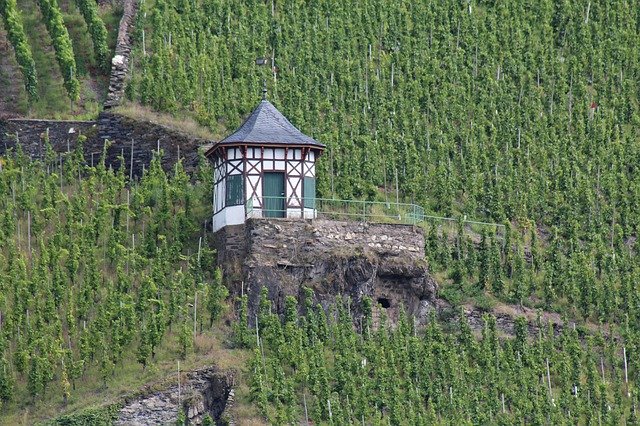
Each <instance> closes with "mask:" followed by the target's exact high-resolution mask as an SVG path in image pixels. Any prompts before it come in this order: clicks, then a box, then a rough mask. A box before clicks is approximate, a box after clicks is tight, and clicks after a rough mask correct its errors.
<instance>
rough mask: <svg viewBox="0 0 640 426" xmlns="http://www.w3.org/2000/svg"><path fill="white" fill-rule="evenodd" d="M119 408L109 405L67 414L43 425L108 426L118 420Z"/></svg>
mask: <svg viewBox="0 0 640 426" xmlns="http://www.w3.org/2000/svg"><path fill="white" fill-rule="evenodd" d="M119 410H120V406H119V405H118V404H110V405H106V406H104V407H98V408H89V409H86V410H82V411H80V412H77V413H73V414H67V415H64V416H60V417H57V418H55V419H54V420H51V421H48V422H46V423H44V425H46V426H109V425H112V424H113V422H114V421H115V420H116V419H117V418H118V412H119Z"/></svg>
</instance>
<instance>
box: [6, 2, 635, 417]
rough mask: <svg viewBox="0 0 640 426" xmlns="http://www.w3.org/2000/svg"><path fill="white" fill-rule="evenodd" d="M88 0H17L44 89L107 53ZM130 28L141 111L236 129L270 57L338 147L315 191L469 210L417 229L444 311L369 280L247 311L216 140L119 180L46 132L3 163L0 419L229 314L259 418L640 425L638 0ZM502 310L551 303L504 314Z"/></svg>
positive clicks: (394, 9)
mask: <svg viewBox="0 0 640 426" xmlns="http://www.w3.org/2000/svg"><path fill="white" fill-rule="evenodd" d="M74 5H75V6H74V8H71V6H70V4H69V3H68V2H66V1H60V3H58V1H57V0H37V1H36V0H0V7H1V9H0V10H1V11H2V25H3V28H4V32H5V33H6V37H7V40H9V42H10V43H11V46H12V48H13V51H14V52H15V57H14V58H13V59H14V60H15V67H16V69H19V70H20V72H21V75H22V76H23V79H24V80H23V81H24V85H23V88H24V90H23V92H21V93H22V94H21V96H22V99H23V101H24V102H26V104H27V105H29V106H28V107H27V109H29V108H31V109H32V110H34V111H44V110H47V109H48V108H53V109H55V110H57V111H67V112H69V111H72V110H73V111H76V109H75V108H76V106H77V105H76V106H74V105H73V104H74V103H83V102H84V101H83V99H84V100H86V96H84V95H83V93H84V91H85V89H86V84H87V79H86V78H87V76H90V75H96V73H97V74H100V75H103V73H105V72H106V71H107V70H108V58H109V56H110V52H111V51H112V50H111V49H112V47H113V31H112V29H113V27H114V22H115V21H116V20H117V19H116V17H117V15H118V13H119V12H118V10H117V8H113V9H109V10H106V11H105V10H104V9H101V7H102V6H97V4H96V3H95V2H94V1H93V0H76V1H75V2H74ZM26 10H35V11H37V13H32V14H31V13H30V14H27V13H26ZM69 17H75V21H74V22H76V23H78V25H70V22H71V21H72V20H71V19H69ZM135 27H136V28H135V33H134V34H133V38H134V41H135V46H134V48H133V51H132V62H131V63H132V66H131V69H130V81H129V83H128V85H127V87H126V95H127V98H128V102H130V105H129V106H127V105H125V106H124V108H127V107H129V108H131V109H136V108H139V109H140V110H141V111H148V110H149V109H151V110H153V111H155V112H157V113H167V114H169V115H174V116H175V117H190V118H192V119H194V120H195V121H196V122H198V123H199V124H200V125H203V126H206V127H208V128H209V129H210V131H211V134H216V135H226V134H228V133H229V132H230V131H232V130H233V129H235V128H237V127H238V126H239V125H240V123H241V122H242V119H243V118H244V117H246V115H247V114H248V113H249V112H250V111H251V110H252V109H253V108H254V107H255V104H256V102H257V101H258V99H259V94H260V89H261V87H262V81H263V79H266V81H267V87H268V96H269V99H270V100H271V101H272V102H273V103H274V104H275V105H276V106H277V107H278V109H280V110H281V111H282V112H283V113H284V114H285V115H286V116H287V117H289V118H290V119H291V121H292V122H293V123H294V124H295V125H296V126H297V127H299V128H300V129H301V130H302V131H303V132H305V133H306V134H308V135H310V136H313V137H314V138H315V139H317V140H318V141H321V142H322V143H325V144H327V150H326V152H325V154H324V155H323V157H322V158H321V159H320V160H319V162H318V183H317V189H318V196H319V197H323V198H326V199H341V200H363V201H364V200H366V201H371V202H374V201H375V202H388V201H389V199H392V198H393V199H398V200H399V201H401V202H406V203H412V204H417V205H420V206H422V207H424V210H425V213H426V215H425V217H429V216H447V217H451V218H457V219H459V220H458V222H457V226H456V225H455V223H456V222H450V223H449V225H447V226H446V227H443V226H440V224H438V223H436V222H429V221H427V222H426V223H423V224H421V226H423V227H424V230H425V237H426V238H425V240H426V241H425V253H426V257H427V261H428V264H429V272H430V274H432V275H433V277H434V278H435V279H436V280H437V282H438V284H439V290H438V295H437V296H438V299H439V303H440V305H439V306H441V307H444V308H442V309H440V311H439V312H438V313H439V314H440V315H439V316H436V315H435V314H434V315H432V316H431V317H430V318H429V320H428V321H427V325H426V326H425V327H419V326H418V325H417V324H416V321H415V320H414V318H412V317H409V316H401V317H400V319H399V320H398V321H397V323H393V324H392V323H391V321H387V319H386V318H385V314H384V309H382V308H381V307H379V306H375V305H374V302H373V301H372V300H369V299H366V298H364V299H363V301H362V303H360V302H357V304H356V302H354V301H351V300H349V299H347V298H346V297H345V298H344V300H343V301H342V302H341V303H338V304H337V305H336V306H330V307H326V306H325V307H320V306H315V305H314V303H313V302H312V300H313V298H312V295H311V294H309V292H307V294H306V295H304V297H301V298H300V299H301V300H295V299H293V298H289V299H287V300H286V303H285V309H284V312H281V313H280V314H278V313H277V312H276V309H275V306H272V304H271V302H270V301H269V300H268V298H267V297H266V291H265V292H263V295H262V298H261V300H260V303H259V308H258V312H257V315H256V317H255V318H251V319H248V318H247V317H248V299H247V296H246V295H243V296H241V297H240V298H238V299H237V300H236V299H234V298H232V297H229V294H228V291H227V289H226V287H225V286H224V285H223V284H224V277H222V276H221V273H220V271H219V270H217V269H216V268H215V265H216V258H215V253H213V252H212V251H211V250H210V249H209V248H208V247H209V245H208V238H210V235H209V236H207V233H206V230H205V228H203V226H202V225H203V222H204V221H205V220H206V219H207V218H209V216H210V215H211V211H210V200H211V191H212V188H211V186H212V175H211V169H210V167H209V166H208V165H207V163H206V161H205V160H204V159H203V160H202V164H201V166H200V169H199V170H198V172H197V173H196V175H195V176H191V177H190V176H187V175H186V173H185V172H184V171H183V169H182V165H181V163H178V164H177V165H176V166H175V168H174V170H172V171H171V172H165V171H163V170H162V168H161V166H160V163H161V162H160V156H161V155H162V154H161V152H158V153H156V154H155V155H154V159H153V161H152V164H151V166H150V167H149V168H148V169H147V171H146V172H145V174H144V176H143V177H142V178H141V179H139V180H131V181H129V175H128V173H127V171H126V170H124V169H122V168H121V169H119V170H115V171H114V170H112V169H111V168H109V167H107V166H106V165H105V164H104V162H99V163H98V164H97V165H95V166H94V165H93V164H92V165H88V164H87V162H86V161H85V159H84V158H83V157H82V154H81V153H82V146H78V147H77V148H76V149H75V151H72V152H69V153H67V154H63V155H62V156H58V155H57V154H54V153H53V151H52V150H51V148H50V147H49V145H48V140H47V136H46V135H43V138H44V140H43V145H44V146H46V147H47V149H46V152H47V154H46V155H45V158H43V159H42V160H40V161H30V160H28V159H27V158H25V156H24V155H23V154H22V153H21V151H20V150H19V149H18V150H17V152H15V153H13V154H11V155H8V156H7V157H6V158H0V410H2V412H4V410H5V409H6V410H7V412H8V413H10V415H11V416H13V417H7V418H10V419H11V420H15V419H17V418H18V416H19V415H20V413H23V412H24V411H25V410H27V411H28V410H29V409H30V408H32V407H35V411H37V410H38V409H44V407H56V409H58V411H60V410H66V409H69V408H74V407H75V406H73V403H74V401H77V400H78V399H82V398H84V396H86V395H88V394H90V393H91V394H92V395H104V394H105V393H104V392H108V391H109V390H113V389H114V388H116V383H117V382H118V381H120V380H124V381H126V380H130V379H131V378H132V377H135V376H136V375H139V374H149V375H152V374H153V373H157V372H158V369H159V368H161V365H164V364H163V363H168V364H171V368H173V363H175V362H177V361H178V360H181V361H183V362H185V363H189V362H192V363H195V361H194V359H195V357H197V356H198V353H197V352H198V348H197V346H198V345H197V340H198V339H202V338H205V337H206V336H211V335H213V334H216V333H218V335H219V334H223V335H224V337H223V338H222V340H223V341H224V344H223V343H220V342H219V341H217V344H218V346H219V349H220V351H222V352H225V351H229V350H233V351H236V352H233V354H234V355H233V356H235V357H237V358H235V359H236V360H237V365H234V367H236V368H238V369H240V370H241V372H242V374H240V376H239V379H238V380H239V381H238V383H237V386H238V389H239V392H238V397H239V401H240V403H241V404H244V403H248V402H251V403H252V404H253V405H254V407H255V408H257V410H259V412H260V415H261V416H262V418H263V419H264V420H265V421H267V422H268V423H269V424H296V423H301V422H304V424H374V425H378V424H380V425H382V424H384V425H388V424H394V425H395V424H411V425H413V424H420V425H421V424H424V425H430V424H505V425H506V424H517V423H526V424H568V425H569V424H570V425H573V424H592V425H596V424H597V425H603V424H606V425H609V424H611V425H613V424H615V425H618V424H638V423H640V419H638V417H639V413H638V409H640V405H639V398H640V389H639V388H638V384H639V381H640V257H639V256H638V242H637V239H638V232H639V231H640V211H639V210H638V208H637V206H638V205H640V169H639V167H640V166H639V165H640V104H639V102H638V99H639V98H640V51H639V50H638V48H637V46H638V45H640V3H638V1H637V0H624V1H619V2H605V1H601V0H578V1H574V2H569V1H551V0H541V1H537V2H526V1H523V0H515V1H511V2H500V1H492V0H482V1H479V0H466V1H462V2H460V1H453V0H443V1H437V2H426V1H424V2H421V1H418V2H412V1H406V0H400V1H390V0H363V1H337V0H321V1H316V2H299V1H296V2H294V1H290V0H283V1H276V0H267V1H258V2H256V1H248V0H144V1H141V2H140V8H139V12H138V15H137V18H136V24H135ZM80 28H81V29H80ZM41 37H45V39H46V40H49V42H50V47H51V48H50V49H48V50H47V51H46V52H45V50H46V49H43V48H42V46H41V45H40V44H39V43H37V42H36V40H38V39H41ZM77 41H80V42H77ZM79 46H83V47H82V48H80V47H79ZM79 51H82V53H81V54H79ZM258 57H261V58H265V59H266V62H267V64H268V66H267V67H259V66H257V65H256V58H258ZM44 58H46V59H44ZM4 60H5V59H0V71H1V68H2V67H1V64H2V61H4ZM52 61H55V67H56V71H55V72H54V73H49V72H42V71H41V70H43V69H46V68H47V65H46V64H49V65H50V63H51V62H52ZM52 76H55V77H52ZM52 81H55V84H53V83H52ZM49 83H52V84H49ZM1 85H2V79H0V88H1ZM21 90H22V89H21ZM52 91H53V92H52ZM51 93H57V94H54V95H51ZM60 93H63V94H64V102H60V96H59V95H60ZM50 96H53V98H52V97H50ZM63 104H64V105H63ZM69 104H71V105H69ZM139 104H141V105H143V108H140V107H139ZM83 108H84V110H83V111H84V112H87V111H88V110H90V109H91V108H93V107H91V106H89V107H87V106H86V105H85V107H83ZM80 109H82V108H80ZM124 162H125V161H124V159H121V160H120V164H123V163H124ZM465 219H474V220H477V221H483V222H492V223H495V224H498V225H501V226H499V228H500V232H499V233H495V232H493V231H490V229H495V228H496V227H485V228H482V227H480V228H474V229H470V228H469V227H467V226H466V225H465ZM468 306H473V308H474V309H476V310H480V311H483V312H485V315H484V316H483V325H482V326H481V327H480V329H474V328H472V326H471V324H470V323H469V322H468V321H467V320H466V319H465V316H464V315H462V314H461V309H462V308H463V307H468ZM229 307H235V308H236V311H233V310H232V309H227V308H229ZM499 307H502V308H505V307H508V308H509V309H511V310H512V311H513V312H516V313H518V312H525V310H526V311H527V312H531V311H532V310H533V311H536V310H537V311H538V312H539V315H538V317H539V318H538V320H537V321H533V322H532V323H528V322H527V320H525V319H524V317H522V318H517V319H514V327H513V328H514V332H513V334H514V335H513V336H506V335H504V334H502V333H501V332H500V331H499V327H498V325H497V321H496V318H495V316H493V315H492V313H493V312H495V309H496V308H499ZM353 312H359V313H360V312H362V313H363V315H362V317H360V316H357V315H352V313H353ZM551 314H552V315H555V316H557V317H562V320H563V321H561V325H559V326H557V327H555V328H554V327H553V326H552V325H551V324H550V323H548V322H547V321H546V320H545V318H547V317H548V316H549V315H551ZM221 318H223V319H225V320H227V324H226V325H221V323H222V322H223V321H220V320H221ZM249 324H251V327H250V325H249ZM573 324H576V325H575V326H574V325H573ZM225 353H226V352H225ZM245 359H248V360H249V361H248V362H246V363H244V360H245ZM209 361H211V360H209ZM141 372H142V373H141ZM145 377H147V376H145ZM90 383H92V384H94V387H91V386H89V384H90ZM136 383H137V382H136ZM83 392H84V393H83ZM245 408H246V407H245ZM243 409H244V408H243ZM54 411H55V410H54ZM2 417H3V416H0V423H2V421H3V420H4V419H3V418H2ZM238 420H239V421H240V423H239V424H241V421H242V417H240V418H239V419H238Z"/></svg>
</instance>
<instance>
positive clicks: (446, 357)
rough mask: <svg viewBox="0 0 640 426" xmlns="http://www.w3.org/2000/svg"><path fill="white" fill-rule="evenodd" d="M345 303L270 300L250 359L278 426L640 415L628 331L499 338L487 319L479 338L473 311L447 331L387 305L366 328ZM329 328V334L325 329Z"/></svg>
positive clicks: (256, 386) (260, 400) (262, 401)
mask: <svg viewBox="0 0 640 426" xmlns="http://www.w3.org/2000/svg"><path fill="white" fill-rule="evenodd" d="M306 303H308V302H305V304H306ZM346 303H349V302H348V301H347V302H342V303H340V304H338V306H334V307H331V308H330V310H331V312H330V314H329V315H321V314H320V313H321V312H322V308H321V307H317V308H312V309H309V308H308V306H307V307H306V308H305V311H306V314H305V315H304V316H303V317H300V318H298V317H297V316H295V320H292V318H291V317H290V315H288V314H287V312H295V311H296V309H297V307H296V305H295V301H293V300H292V299H287V302H286V308H285V311H286V312H285V314H284V316H283V317H278V316H277V315H275V314H269V313H268V307H269V306H268V305H269V304H268V303H266V302H265V303H262V302H261V304H263V305H264V306H262V307H261V309H265V310H266V314H263V315H262V318H261V323H262V324H269V325H268V330H269V331H267V330H265V328H264V327H263V328H262V330H264V331H263V332H261V347H260V348H255V349H254V355H253V357H252V359H251V360H250V362H249V366H248V367H249V368H248V369H249V372H250V374H251V377H250V383H249V385H250V394H251V398H252V400H253V401H254V402H255V403H256V404H257V406H258V408H259V409H260V411H261V412H262V414H263V415H264V417H265V418H266V419H267V421H268V422H269V423H270V424H287V423H291V422H294V423H295V422H298V421H299V420H300V418H301V415H302V413H303V412H305V411H306V412H308V415H309V420H310V421H312V422H313V423H314V424H363V423H364V424H440V423H443V424H517V423H527V424H529V423H532V424H533V423H539V424H545V423H548V424H589V422H595V423H597V419H598V418H599V419H600V421H602V423H603V424H621V423H623V422H624V419H625V418H626V416H627V415H628V414H629V413H630V412H632V411H633V406H632V404H633V403H635V399H634V397H632V395H631V396H627V394H626V386H627V385H626V384H625V383H624V380H623V379H621V377H622V373H623V372H624V365H623V359H622V356H621V352H622V346H623V345H624V346H625V348H626V351H627V354H629V350H630V347H631V346H633V347H635V343H632V342H633V341H635V340H634V339H635V338H631V336H630V335H627V338H625V341H624V342H620V341H616V340H614V339H613V338H607V339H604V338H602V336H596V337H595V338H593V337H591V336H589V337H586V338H585V335H581V334H579V333H578V332H577V331H576V330H574V329H573V328H571V327H565V328H564V329H563V330H562V332H561V333H560V334H559V335H556V334H555V333H554V330H553V328H551V327H546V326H545V325H544V324H543V323H542V321H538V323H537V324H536V326H537V327H538V329H539V332H538V334H537V335H536V336H535V339H531V338H530V336H529V330H528V324H527V320H526V319H525V318H518V319H517V320H516V322H515V335H516V336H515V338H513V339H501V338H499V336H498V329H497V323H496V318H495V317H493V316H491V315H487V314H485V315H484V316H483V323H484V326H483V328H482V333H481V334H482V336H481V338H479V339H477V338H476V337H474V336H473V334H472V331H471V328H470V326H469V323H468V322H467V320H466V318H465V317H464V315H463V316H462V317H461V318H462V319H461V320H460V321H459V322H458V326H457V327H456V329H457V330H456V331H454V332H451V333H444V332H443V330H442V329H441V327H440V325H439V323H438V322H437V321H436V319H435V316H431V317H430V319H429V323H428V324H427V325H426V327H425V329H424V331H418V330H416V329H414V325H412V321H411V319H410V318H407V317H406V316H405V315H404V313H402V312H401V313H400V314H399V317H398V318H397V321H396V323H395V325H394V326H387V325H386V324H385V320H384V314H383V310H382V309H379V310H378V313H379V314H381V315H380V318H381V319H380V321H379V324H378V326H377V327H376V328H375V329H373V330H368V331H367V330H364V331H363V332H359V331H358V327H354V322H353V318H351V317H350V316H349V315H348V311H349V310H348V309H347V305H346ZM369 305H370V301H366V300H365V301H363V306H362V310H363V311H364V312H367V311H368V310H369V309H370V307H369ZM356 308H357V306H352V307H351V309H350V310H351V312H355V311H356ZM367 315H368V314H367ZM320 318H322V319H320ZM364 321H365V322H366V321H367V320H366V319H365V320H364ZM321 324H322V326H323V327H325V328H326V329H327V330H328V333H327V334H323V333H318V332H317V329H318V327H320V325H321ZM267 334H268V335H269V337H267ZM274 334H275V336H274ZM369 334H370V335H371V336H370V337H369ZM634 335H635V336H637V332H636V334H634ZM637 372H638V367H637V366H629V373H630V374H631V375H633V374H637ZM628 386H629V387H630V388H633V389H636V383H635V382H634V383H631V382H630V383H629V385H628ZM634 392H635V391H634ZM303 395H304V396H303ZM303 410H305V411H303ZM436 419H438V420H436ZM594 419H595V420H594Z"/></svg>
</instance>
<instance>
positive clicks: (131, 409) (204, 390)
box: [115, 368, 233, 426]
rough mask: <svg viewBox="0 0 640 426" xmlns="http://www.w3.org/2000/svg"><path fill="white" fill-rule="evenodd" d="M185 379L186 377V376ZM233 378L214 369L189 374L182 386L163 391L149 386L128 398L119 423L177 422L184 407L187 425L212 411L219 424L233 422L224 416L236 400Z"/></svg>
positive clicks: (117, 422)
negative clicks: (136, 395) (135, 395)
mask: <svg viewBox="0 0 640 426" xmlns="http://www.w3.org/2000/svg"><path fill="white" fill-rule="evenodd" d="M183 380H184V379H183ZM232 383H233V377H230V376H229V375H226V374H223V373H221V372H219V371H217V370H216V369H215V368H208V369H203V370H197V371H193V372H190V373H187V374H186V380H184V381H183V382H182V383H181V385H180V389H178V384H177V378H176V383H175V384H174V385H171V386H169V387H166V388H165V389H162V390H152V389H146V390H143V391H142V392H141V393H142V394H144V396H138V397H135V398H131V399H129V400H128V401H126V403H125V405H124V406H123V407H122V408H121V409H120V414H119V416H118V420H117V421H116V422H115V424H116V425H123V426H124V425H127V426H143V425H144V426H147V425H167V424H176V421H177V419H178V411H179V408H180V407H182V410H183V413H184V414H185V416H186V418H187V420H188V424H193V425H200V424H202V421H203V419H204V417H205V416H206V415H207V414H209V416H211V419H212V420H214V422H215V423H216V424H231V423H232V422H231V420H230V419H228V418H227V416H226V415H225V413H226V412H228V410H229V408H230V406H231V405H232V403H233V389H232V388H231V386H232Z"/></svg>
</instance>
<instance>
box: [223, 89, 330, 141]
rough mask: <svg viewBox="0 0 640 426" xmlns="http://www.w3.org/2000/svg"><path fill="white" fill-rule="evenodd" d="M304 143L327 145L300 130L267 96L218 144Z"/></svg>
mask: <svg viewBox="0 0 640 426" xmlns="http://www.w3.org/2000/svg"><path fill="white" fill-rule="evenodd" d="M243 143H244V144H259V145H296V146H300V145H304V146H313V147H316V148H319V149H323V148H324V147H325V146H324V145H323V144H321V143H320V142H318V141H316V140H315V139H313V138H311V137H309V136H307V135H305V134H304V133H302V132H301V131H300V130H298V129H297V128H296V127H295V126H294V125H293V124H291V122H290V121H289V120H287V118H286V117H285V116H284V115H282V113H281V112H280V111H278V109H277V108H276V107H275V106H273V104H272V103H271V102H269V101H268V100H267V99H266V98H263V99H262V100H261V101H260V103H259V104H258V105H257V106H256V108H255V109H254V110H253V112H252V113H251V114H250V115H249V117H247V119H246V120H245V122H244V123H243V124H242V126H240V128H239V129H238V130H236V131H235V132H234V133H233V134H231V135H229V136H227V137H226V138H224V139H223V140H221V141H220V142H218V143H217V144H215V145H214V146H217V145H236V144H243Z"/></svg>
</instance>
